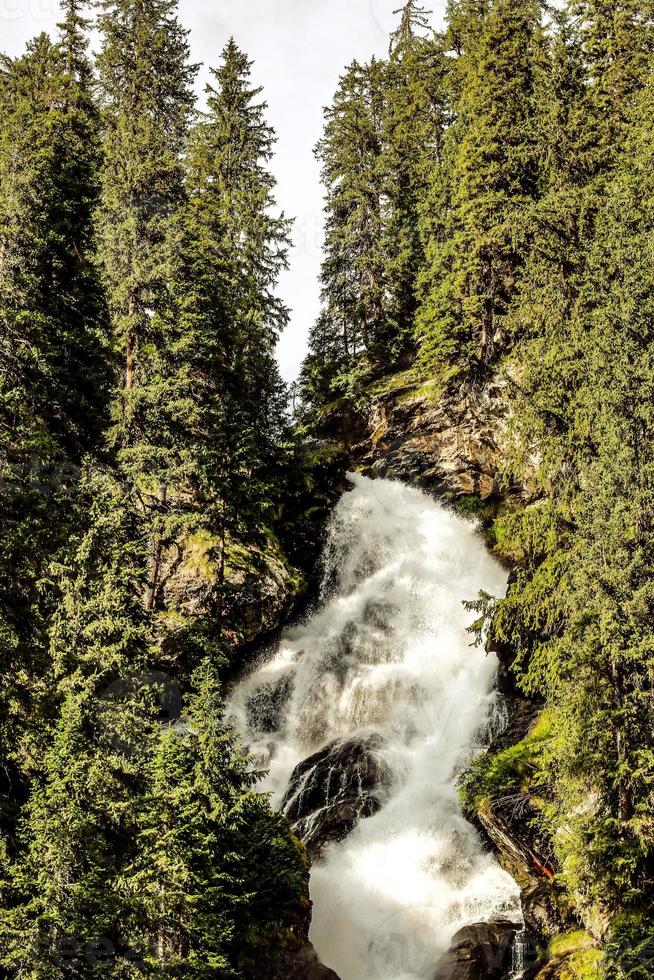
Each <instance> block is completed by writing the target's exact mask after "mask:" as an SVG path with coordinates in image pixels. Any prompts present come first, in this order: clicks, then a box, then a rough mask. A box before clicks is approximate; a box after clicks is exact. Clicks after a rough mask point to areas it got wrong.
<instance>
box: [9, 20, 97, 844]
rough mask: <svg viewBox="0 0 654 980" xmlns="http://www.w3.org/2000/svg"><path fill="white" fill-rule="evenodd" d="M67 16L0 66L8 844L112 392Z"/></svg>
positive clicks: (85, 69)
mask: <svg viewBox="0 0 654 980" xmlns="http://www.w3.org/2000/svg"><path fill="white" fill-rule="evenodd" d="M67 20H68V26H67V28H66V29H65V30H64V29H63V28H62V40H61V43H60V44H59V45H55V44H53V43H52V42H51V41H50V40H49V39H48V38H47V37H45V36H44V35H42V36H40V37H39V38H37V39H36V40H35V41H33V42H31V43H30V44H29V45H28V49H27V52H26V54H25V55H24V56H23V57H22V58H19V59H16V60H14V61H11V60H9V59H4V60H3V70H2V78H1V81H0V103H1V104H2V123H1V125H0V346H1V348H2V370H1V372H0V507H1V508H2V513H3V524H2V531H1V533H0V538H1V541H0V552H1V557H0V646H1V648H2V658H1V659H2V684H1V687H2V712H1V713H2V721H1V722H0V753H1V755H2V757H3V759H4V760H5V766H4V767H3V770H2V776H0V794H1V797H2V800H1V802H0V833H1V832H2V831H3V830H5V829H7V826H8V827H9V829H10V831H11V833H12V835H13V829H12V828H13V823H14V820H15V818H16V815H17V810H18V807H19V806H20V804H21V803H22V802H24V799H25V796H26V792H27V783H28V777H27V775H26V765H27V762H28V759H29V757H30V755H31V753H32V749H31V748H30V743H32V742H33V741H34V740H35V739H37V738H38V729H39V725H40V724H41V721H42V719H41V718H40V717H39V715H40V708H38V705H39V702H40V699H41V698H42V697H43V695H44V690H45V680H44V676H45V674H46V671H47V663H48V658H47V639H46V635H45V634H46V626H47V616H48V614H49V612H50V598H49V596H48V595H47V593H46V591H45V590H43V589H42V588H41V587H40V582H41V580H42V579H43V577H44V575H45V572H46V568H47V565H48V562H49V561H50V559H51V557H52V556H53V554H54V553H55V552H56V550H57V549H58V548H59V547H60V546H61V545H62V544H63V543H64V542H65V541H66V538H67V535H68V534H69V533H70V528H71V526H72V525H73V524H74V522H75V520H76V514H75V506H74V499H75V486H76V483H77V474H78V469H79V464H80V462H81V458H82V455H83V454H84V453H86V452H89V451H96V450H97V448H98V444H99V441H100V436H101V432H102V428H103V425H104V424H105V420H106V417H107V413H106V407H107V402H108V388H109V384H110V358H109V355H108V342H107V329H106V327H107V325H106V315H105V306H104V301H103V297H102V293H101V290H100V287H99V282H98V276H97V273H96V270H95V267H94V264H93V234H92V224H91V215H92V210H93V208H94V206H95V201H96V197H97V165H98V140H97V115H96V113H95V110H94V107H93V104H92V99H91V95H90V89H89V82H90V69H89V66H88V62H87V61H86V58H85V41H84V36H83V24H82V22H81V21H78V20H74V19H71V18H70V17H68V18H67ZM5 820H6V823H5ZM12 851H13V849H12Z"/></svg>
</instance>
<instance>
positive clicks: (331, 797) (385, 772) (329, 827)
mask: <svg viewBox="0 0 654 980" xmlns="http://www.w3.org/2000/svg"><path fill="white" fill-rule="evenodd" d="M382 744H383V740H382V739H381V737H380V736H378V735H371V736H369V737H368V738H366V739H362V740H354V739H348V740H343V741H342V740H339V741H336V742H332V743H331V744H330V745H328V746H326V747H325V748H324V749H321V750H320V751H319V752H316V753H315V755H312V756H310V757H309V758H308V759H305V760H304V762H301V763H300V765H299V766H297V767H296V768H295V770H294V772H293V775H292V776H291V781H290V784H289V788H288V790H287V792H286V796H285V797H284V800H283V802H282V812H283V813H284V814H285V816H286V817H287V818H288V819H289V821H290V822H291V825H292V827H293V831H294V833H296V834H297V835H298V837H300V838H301V839H302V840H303V841H304V843H305V845H306V847H307V850H308V851H309V854H310V855H311V857H312V858H313V859H314V860H315V859H316V858H319V857H320V856H321V854H322V852H323V850H324V848H325V846H326V845H327V844H328V843H332V842H336V841H340V840H343V839H344V838H345V837H347V835H348V834H349V833H350V831H351V830H352V829H353V827H354V826H355V825H356V824H357V823H358V822H359V820H361V819H363V818H365V817H370V816H372V815H373V814H374V813H376V812H377V811H378V810H379V809H380V808H381V806H382V800H383V795H384V791H385V789H386V788H387V787H388V786H389V785H390V782H391V778H392V776H391V771H390V769H389V768H388V766H387V765H386V764H385V763H384V762H383V760H381V759H380V757H379V755H378V752H379V749H380V748H381V747H382Z"/></svg>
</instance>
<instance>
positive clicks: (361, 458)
mask: <svg viewBox="0 0 654 980" xmlns="http://www.w3.org/2000/svg"><path fill="white" fill-rule="evenodd" d="M507 419H508V399H507V390H506V383H505V382H502V381H499V380H496V381H493V382H491V383H489V384H487V385H485V386H484V387H479V388H477V387H474V386H471V385H469V384H466V385H461V386H459V387H455V388H451V389H450V390H449V391H447V392H446V393H444V394H443V395H442V396H441V397H440V398H438V399H434V400H432V399H430V398H429V396H428V395H427V396H426V397H425V396H424V395H418V394H414V393H413V392H412V391H411V389H397V390H396V391H389V392H385V393H384V394H382V395H378V396H377V397H376V398H375V399H374V400H373V403H372V407H371V411H370V418H369V421H368V425H369V430H370V432H371V433H372V436H368V437H367V439H366V440H365V442H364V443H362V445H361V447H358V449H355V455H357V456H358V460H357V461H358V462H359V463H360V465H361V466H362V467H363V468H364V470H365V471H367V472H368V473H369V474H370V475H371V476H391V477H397V478H399V479H404V480H406V481H407V482H411V483H415V482H416V481H417V482H419V483H420V484H421V486H423V487H424V488H426V489H428V490H430V491H432V492H436V493H443V494H446V495H450V496H454V497H460V496H466V495H470V494H475V495H477V496H479V497H481V499H482V500H488V499H490V498H493V497H500V496H503V495H504V493H505V491H504V490H502V489H501V488H500V486H499V482H498V478H497V476H498V470H499V468H500V464H501V459H502V455H503V452H504V449H505V445H504V441H505V437H506V430H507ZM518 489H519V488H515V490H516V492H518Z"/></svg>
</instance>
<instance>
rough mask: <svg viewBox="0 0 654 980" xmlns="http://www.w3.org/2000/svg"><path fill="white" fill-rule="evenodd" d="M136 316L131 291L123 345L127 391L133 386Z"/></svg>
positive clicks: (134, 299)
mask: <svg viewBox="0 0 654 980" xmlns="http://www.w3.org/2000/svg"><path fill="white" fill-rule="evenodd" d="M135 316H136V297H135V296H134V295H133V293H130V297H129V300H128V303H127V317H128V321H129V326H128V328H127V343H126V347H125V388H126V390H127V391H131V390H132V388H133V387H134V366H135V358H134V348H135V346H136V343H135V341H136V338H135V335H134V317H135Z"/></svg>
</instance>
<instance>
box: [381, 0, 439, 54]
mask: <svg viewBox="0 0 654 980" xmlns="http://www.w3.org/2000/svg"><path fill="white" fill-rule="evenodd" d="M432 13H433V11H431V10H428V9H427V7H422V6H421V5H420V4H419V3H418V0H407V2H406V3H405V4H404V6H403V7H398V8H397V10H394V11H393V16H395V17H396V16H397V15H398V14H400V15H401V17H400V23H399V25H398V26H397V28H396V30H394V31H393V33H392V34H391V41H390V48H389V53H390V54H391V56H393V55H395V54H397V53H398V52H401V51H402V50H404V49H406V48H407V47H410V46H411V45H412V44H413V42H414V41H415V39H416V38H417V37H422V36H424V34H423V32H427V35H431V34H432V33H433V29H432V27H431V23H430V20H429V18H430V17H431V15H432Z"/></svg>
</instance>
